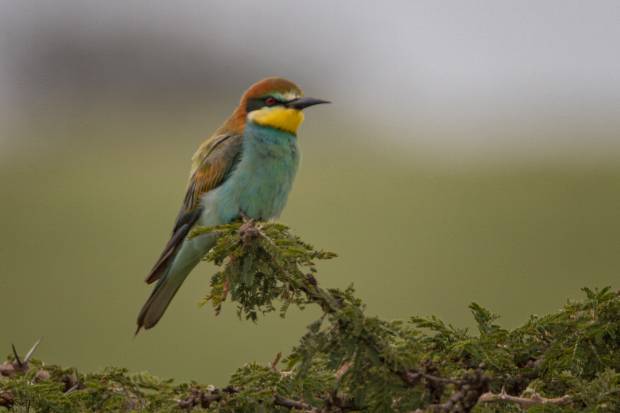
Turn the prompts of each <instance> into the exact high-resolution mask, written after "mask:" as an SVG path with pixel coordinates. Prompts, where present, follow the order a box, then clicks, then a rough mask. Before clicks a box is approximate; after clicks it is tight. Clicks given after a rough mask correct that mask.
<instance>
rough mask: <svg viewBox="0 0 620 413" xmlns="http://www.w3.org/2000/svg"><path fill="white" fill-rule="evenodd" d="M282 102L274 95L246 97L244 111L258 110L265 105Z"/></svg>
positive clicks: (274, 104) (280, 103)
mask: <svg viewBox="0 0 620 413" xmlns="http://www.w3.org/2000/svg"><path fill="white" fill-rule="evenodd" d="M283 103H284V102H282V101H280V100H279V99H278V98H276V97H274V96H264V97H260V98H251V99H248V103H247V105H246V111H247V112H248V113H249V112H252V111H253V110H258V109H261V108H264V107H265V106H276V105H282V104H283Z"/></svg>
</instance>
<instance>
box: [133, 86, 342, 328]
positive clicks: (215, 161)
mask: <svg viewBox="0 0 620 413" xmlns="http://www.w3.org/2000/svg"><path fill="white" fill-rule="evenodd" d="M324 103H330V102H329V101H326V100H322V99H315V98H311V97H305V96H304V95H303V92H302V90H301V89H300V88H299V86H297V85H296V84H295V83H293V82H291V81H290V80H287V79H284V78H281V77H269V78H265V79H262V80H260V81H258V82H256V83H254V84H253V85H251V86H250V87H249V88H248V89H247V90H246V91H245V93H243V95H242V96H241V100H240V102H239V105H238V106H237V107H236V108H235V110H234V111H233V112H232V114H231V115H230V117H228V119H226V120H225V121H224V123H223V124H222V125H221V126H220V127H219V128H218V129H217V130H216V131H215V132H214V133H213V134H212V135H211V136H210V137H209V138H208V139H207V140H206V141H204V142H203V143H202V144H201V145H200V146H199V147H198V150H197V151H196V153H195V154H194V156H193V157H192V166H191V171H190V177H189V183H188V185H187V190H186V192H185V198H184V200H183V203H182V205H181V210H180V211H179V213H178V215H177V218H176V221H175V223H174V226H173V230H172V235H171V237H170V239H169V241H168V243H167V244H166V245H165V247H164V249H163V251H162V253H161V255H160V256H159V258H158V259H157V261H156V262H155V265H154V266H153V268H152V270H151V271H150V272H149V274H148V276H147V277H146V280H145V281H146V283H147V284H152V283H156V284H155V286H154V288H153V289H152V291H151V294H150V296H149V297H148V299H147V300H146V302H145V303H144V305H143V306H142V309H141V310H140V313H139V314H138V320H137V325H138V326H137V329H136V333H135V334H136V335H137V334H138V333H139V332H140V330H141V329H143V328H144V329H150V328H152V327H154V326H155V325H156V324H157V323H158V322H159V320H160V319H161V318H162V316H163V315H164V312H165V311H166V309H167V308H168V306H169V304H170V302H171V301H172V299H173V298H174V296H175V294H176V293H177V291H178V290H179V288H180V287H181V284H183V282H184V281H185V279H186V278H187V276H188V275H189V274H190V272H191V271H192V270H193V269H194V267H195V266H196V265H197V264H198V263H199V262H200V260H201V259H202V257H203V256H205V255H206V254H207V253H208V252H209V250H210V249H211V248H212V247H213V246H214V245H215V242H216V235H214V234H204V235H201V236H198V237H194V238H191V239H189V238H188V235H189V234H190V232H191V230H192V228H194V227H197V226H205V227H210V226H216V225H222V224H227V223H230V222H233V221H235V220H238V219H241V218H244V219H252V220H257V221H259V220H271V219H274V218H277V217H278V216H279V215H280V214H281V212H282V210H283V209H284V206H285V204H286V201H287V198H288V195H289V192H290V191H291V187H292V184H293V180H294V178H295V174H296V172H297V169H298V166H299V161H300V151H299V146H298V142H297V141H298V139H297V130H298V128H299V126H300V125H301V123H302V122H303V120H304V114H303V110H304V109H306V108H308V107H310V106H314V105H319V104H324Z"/></svg>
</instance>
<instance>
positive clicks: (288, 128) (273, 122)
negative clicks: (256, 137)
mask: <svg viewBox="0 0 620 413" xmlns="http://www.w3.org/2000/svg"><path fill="white" fill-rule="evenodd" d="M248 119H249V120H251V121H252V122H254V123H256V124H258V125H261V126H268V127H270V128H276V129H280V130H283V131H285V132H289V133H292V134H294V135H295V134H296V133H297V129H298V128H299V125H301V122H303V121H304V114H303V113H302V112H301V110H297V109H291V108H285V107H282V106H276V107H273V108H262V109H259V110H254V111H252V112H250V114H249V115H248Z"/></svg>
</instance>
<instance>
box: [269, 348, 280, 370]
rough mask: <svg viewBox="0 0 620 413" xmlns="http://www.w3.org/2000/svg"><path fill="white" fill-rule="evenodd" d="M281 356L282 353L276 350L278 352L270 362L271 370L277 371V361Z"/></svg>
mask: <svg viewBox="0 0 620 413" xmlns="http://www.w3.org/2000/svg"><path fill="white" fill-rule="evenodd" d="M281 358H282V353H281V352H278V354H276V358H275V359H274V360H273V361H272V362H271V370H273V371H275V372H277V371H278V363H279V362H280V359H281Z"/></svg>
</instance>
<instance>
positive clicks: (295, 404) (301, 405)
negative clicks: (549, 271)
mask: <svg viewBox="0 0 620 413" xmlns="http://www.w3.org/2000/svg"><path fill="white" fill-rule="evenodd" d="M273 404H274V405H276V406H280V407H286V408H287V409H297V410H302V411H305V412H312V413H314V412H318V410H317V409H315V408H314V407H312V406H310V405H309V404H308V403H305V402H301V401H296V400H291V399H287V398H285V397H282V396H280V395H277V394H276V395H275V397H274V398H273Z"/></svg>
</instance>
